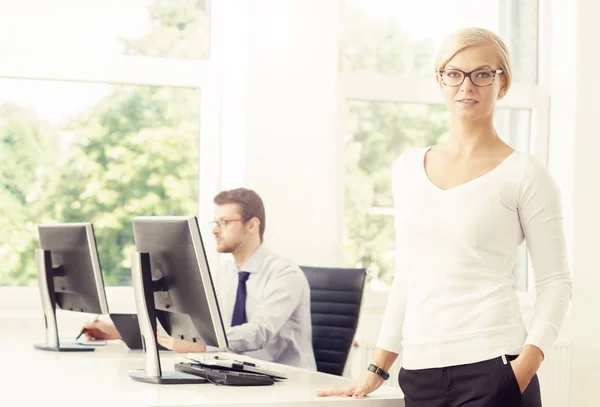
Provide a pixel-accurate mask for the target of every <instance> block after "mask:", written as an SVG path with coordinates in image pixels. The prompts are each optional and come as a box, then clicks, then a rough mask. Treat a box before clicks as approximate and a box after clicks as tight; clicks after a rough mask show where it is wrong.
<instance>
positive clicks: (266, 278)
mask: <svg viewBox="0 0 600 407" xmlns="http://www.w3.org/2000/svg"><path fill="white" fill-rule="evenodd" d="M214 203H215V204H216V206H215V221H214V227H213V235H214V236H215V239H216V241H217V251H219V253H231V254H232V257H233V258H232V259H230V260H229V261H228V263H227V265H226V267H223V268H222V269H221V270H219V272H217V273H214V275H213V277H214V280H215V285H216V291H217V298H218V300H219V306H220V308H221V315H222V317H223V324H224V325H225V328H226V332H227V339H228V341H229V349H230V351H232V352H235V353H240V354H245V355H248V356H252V357H255V358H258V359H262V360H266V361H272V362H277V363H283V364H286V365H290V366H297V367H302V368H306V369H312V370H315V369H316V363H315V358H314V354H313V348H312V328H311V318H310V288H309V286H308V281H307V280H306V277H305V275H304V273H303V272H302V270H300V268H299V267H298V266H296V265H294V264H293V263H292V262H290V261H288V260H285V259H283V258H281V257H279V256H277V255H276V254H275V253H273V252H271V251H270V250H269V249H267V247H266V246H265V245H264V243H263V235H264V232H265V208H264V205H263V202H262V200H261V198H260V197H259V196H258V194H256V192H254V191H252V190H249V189H245V188H239V189H234V190H230V191H223V192H221V193H219V194H218V195H217V196H216V197H215V199H214ZM84 328H86V329H87V331H86V336H87V337H88V339H93V338H95V339H119V338H120V335H119V333H118V331H117V329H116V328H115V327H114V326H113V325H111V324H107V323H105V322H102V321H96V322H92V323H89V324H86V325H85V326H84ZM158 342H159V343H160V344H161V345H162V346H164V347H165V348H168V349H171V350H174V351H175V352H181V353H187V352H204V351H206V346H205V345H202V344H198V343H192V342H188V341H183V340H181V339H176V338H172V337H166V336H160V335H159V337H158Z"/></svg>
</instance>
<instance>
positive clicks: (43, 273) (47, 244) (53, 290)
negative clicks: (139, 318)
mask: <svg viewBox="0 0 600 407" xmlns="http://www.w3.org/2000/svg"><path fill="white" fill-rule="evenodd" d="M38 232H39V237H40V248H39V249H37V250H36V253H35V256H36V267H37V275H38V286H39V289H40V296H41V300H42V308H43V310H44V317H45V319H46V321H45V322H46V323H45V326H46V343H44V344H37V345H35V346H36V348H38V349H44V350H53V351H91V350H93V348H90V347H89V346H82V345H80V344H76V343H71V344H69V343H68V342H65V343H60V340H59V338H58V327H57V323H56V314H55V311H56V307H58V308H61V309H63V310H67V311H76V312H86V313H91V314H107V313H108V305H107V302H106V294H105V292H104V282H103V279H102V270H101V268H100V260H99V258H98V250H97V248H96V237H95V235H94V228H93V226H92V224H91V223H63V224H52V225H39V226H38Z"/></svg>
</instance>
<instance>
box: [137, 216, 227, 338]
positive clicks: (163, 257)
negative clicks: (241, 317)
mask: <svg viewBox="0 0 600 407" xmlns="http://www.w3.org/2000/svg"><path fill="white" fill-rule="evenodd" d="M133 231H134V238H135V244H136V247H137V251H138V252H139V253H148V254H149V257H150V269H151V272H152V280H153V285H154V306H155V309H156V310H157V311H159V312H158V314H157V316H158V319H159V320H160V322H161V324H162V325H164V328H165V330H166V331H167V333H168V334H169V335H171V336H172V337H176V338H179V339H184V340H187V341H191V342H200V343H204V344H206V345H209V346H214V347H218V348H226V347H227V337H226V335H225V328H224V326H223V321H222V319H221V313H220V310H219V305H218V301H217V297H216V293H215V288H214V285H213V281H212V277H211V273H210V269H209V266H208V261H207V258H206V253H205V251H204V244H203V242H202V237H201V235H200V228H199V227H198V221H197V219H196V217H193V216H191V217H183V216H182V217H178V216H172V217H137V218H135V219H134V220H133Z"/></svg>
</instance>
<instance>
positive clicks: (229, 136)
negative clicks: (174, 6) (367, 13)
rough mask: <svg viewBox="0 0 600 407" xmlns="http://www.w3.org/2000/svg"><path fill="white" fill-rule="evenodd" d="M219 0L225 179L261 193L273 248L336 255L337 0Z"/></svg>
mask: <svg viewBox="0 0 600 407" xmlns="http://www.w3.org/2000/svg"><path fill="white" fill-rule="evenodd" d="M213 4H214V7H216V9H215V10H214V12H215V13H217V18H218V15H219V13H222V12H226V13H227V18H224V19H222V20H221V21H220V22H221V24H222V30H224V32H226V33H227V34H224V35H223V36H221V37H220V38H217V39H216V41H223V42H222V43H220V47H219V48H221V51H219V54H217V55H215V57H216V58H217V59H216V60H217V62H219V63H220V64H221V66H222V67H223V71H224V74H223V75H224V76H223V86H224V89H223V90H224V93H223V101H222V121H223V124H222V126H223V127H222V134H223V144H222V163H223V164H222V172H223V175H222V187H223V188H224V189H228V188H233V187H239V186H245V187H248V188H252V189H255V190H256V191H257V192H258V193H259V194H260V195H261V197H262V198H263V200H264V202H265V207H266V214H267V221H266V225H267V228H266V235H265V239H266V243H267V244H268V246H269V247H270V248H271V249H273V250H274V251H276V252H277V253H280V254H282V255H284V256H286V257H289V258H291V259H293V260H294V261H295V262H296V263H298V264H306V265H309V264H310V265H322V266H325V265H340V263H341V255H342V247H341V233H342V223H341V222H342V220H343V213H342V212H341V211H340V210H339V209H340V207H341V206H342V205H343V202H340V198H341V194H339V193H338V192H339V186H340V185H341V180H340V179H338V168H339V161H338V160H339V155H340V154H342V152H341V151H339V149H338V148H337V141H336V140H337V136H336V129H335V126H336V118H335V106H336V90H335V85H336V76H337V1H325V2H324V1H322V0H286V1H280V0H253V1H252V2H240V1H235V0H220V1H219V2H214V3H213ZM232 14H233V16H232ZM215 45H216V44H215ZM223 45H226V46H223ZM213 49H217V47H216V46H215V47H214V48H213Z"/></svg>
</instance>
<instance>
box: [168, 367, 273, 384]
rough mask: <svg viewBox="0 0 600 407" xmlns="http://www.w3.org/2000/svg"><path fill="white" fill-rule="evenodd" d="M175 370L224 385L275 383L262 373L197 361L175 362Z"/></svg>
mask: <svg viewBox="0 0 600 407" xmlns="http://www.w3.org/2000/svg"><path fill="white" fill-rule="evenodd" d="M175 370H176V371H178V372H183V373H188V374H193V375H195V376H200V377H204V378H205V379H206V380H208V381H209V382H210V383H213V384H222V385H225V386H269V385H272V384H273V383H275V381H274V380H273V379H272V378H271V377H269V376H266V375H263V374H257V373H247V372H236V371H233V370H221V369H213V368H210V367H206V366H203V365H201V364H198V363H184V362H181V363H175Z"/></svg>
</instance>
